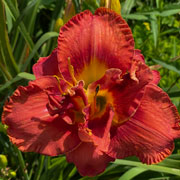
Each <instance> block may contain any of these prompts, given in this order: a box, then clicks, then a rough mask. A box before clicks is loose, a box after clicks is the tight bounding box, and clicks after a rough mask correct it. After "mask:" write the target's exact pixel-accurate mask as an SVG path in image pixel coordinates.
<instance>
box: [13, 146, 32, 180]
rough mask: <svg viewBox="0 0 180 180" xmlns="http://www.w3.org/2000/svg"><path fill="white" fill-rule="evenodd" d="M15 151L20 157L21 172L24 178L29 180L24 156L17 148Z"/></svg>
mask: <svg viewBox="0 0 180 180" xmlns="http://www.w3.org/2000/svg"><path fill="white" fill-rule="evenodd" d="M14 149H15V151H16V153H17V155H18V160H19V165H20V167H21V172H22V174H23V176H24V179H25V180H29V177H28V174H27V170H26V166H25V163H24V159H23V156H22V154H21V152H20V151H19V150H18V149H17V147H14Z"/></svg>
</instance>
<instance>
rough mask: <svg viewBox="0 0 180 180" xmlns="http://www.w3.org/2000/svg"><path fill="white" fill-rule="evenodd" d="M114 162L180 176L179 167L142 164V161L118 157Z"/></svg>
mask: <svg viewBox="0 0 180 180" xmlns="http://www.w3.org/2000/svg"><path fill="white" fill-rule="evenodd" d="M114 163H115V164H119V165H128V166H136V167H140V168H144V169H148V170H151V171H157V172H164V173H169V174H173V175H178V176H180V170H179V169H175V168H169V167H163V166H160V165H147V164H142V163H141V162H135V161H130V160H124V159H117V160H116V161H115V162H114Z"/></svg>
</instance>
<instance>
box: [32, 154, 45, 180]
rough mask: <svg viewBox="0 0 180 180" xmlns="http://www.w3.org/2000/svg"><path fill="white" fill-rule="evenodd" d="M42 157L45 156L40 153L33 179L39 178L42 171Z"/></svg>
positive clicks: (37, 179)
mask: <svg viewBox="0 0 180 180" xmlns="http://www.w3.org/2000/svg"><path fill="white" fill-rule="evenodd" d="M44 159H45V156H43V155H41V156H40V159H39V166H38V169H37V171H36V173H35V176H34V180H39V178H40V176H41V172H42V170H43V166H44Z"/></svg>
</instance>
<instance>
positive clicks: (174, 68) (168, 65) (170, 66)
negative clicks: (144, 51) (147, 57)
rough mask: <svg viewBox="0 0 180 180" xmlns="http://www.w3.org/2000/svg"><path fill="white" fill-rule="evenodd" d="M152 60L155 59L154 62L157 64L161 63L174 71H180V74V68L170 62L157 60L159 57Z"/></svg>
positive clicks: (179, 72)
mask: <svg viewBox="0 0 180 180" xmlns="http://www.w3.org/2000/svg"><path fill="white" fill-rule="evenodd" d="M152 60H153V61H154V62H156V63H157V64H160V65H161V66H163V67H164V68H167V69H169V70H172V71H174V72H176V73H178V74H179V75H180V70H179V69H177V68H176V67H175V66H173V65H170V64H168V63H165V62H163V61H160V60H157V59H152Z"/></svg>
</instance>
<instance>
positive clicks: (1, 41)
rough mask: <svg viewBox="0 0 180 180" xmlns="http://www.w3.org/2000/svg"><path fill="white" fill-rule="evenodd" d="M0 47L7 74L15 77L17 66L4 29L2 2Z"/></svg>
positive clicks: (1, 6)
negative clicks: (7, 70)
mask: <svg viewBox="0 0 180 180" xmlns="http://www.w3.org/2000/svg"><path fill="white" fill-rule="evenodd" d="M0 24H1V28H0V45H1V51H3V52H2V53H3V54H4V57H5V62H6V65H7V68H8V69H9V72H10V74H11V75H12V76H15V75H16V74H17V73H18V72H19V69H18V66H17V64H16V61H15V59H14V57H13V53H12V49H11V46H10V43H9V37H8V33H7V29H6V21H5V12H4V4H3V2H2V0H0Z"/></svg>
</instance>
